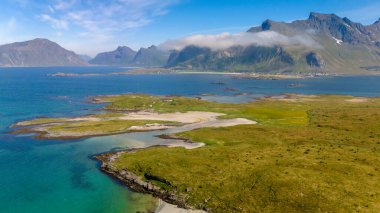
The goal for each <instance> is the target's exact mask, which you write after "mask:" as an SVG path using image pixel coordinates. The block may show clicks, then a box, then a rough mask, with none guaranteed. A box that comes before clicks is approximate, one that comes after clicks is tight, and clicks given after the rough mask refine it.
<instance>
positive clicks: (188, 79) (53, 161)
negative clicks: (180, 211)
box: [0, 67, 380, 213]
mask: <svg viewBox="0 0 380 213" xmlns="http://www.w3.org/2000/svg"><path fill="white" fill-rule="evenodd" d="M130 69H131V68H123V67H46V68H0V212H1V213H44V212H49V213H50V212H54V213H61V212H62V213H64V212H65V213H77V212H78V213H79V212H81V213H87V212H89V213H101V212H107V213H121V212H123V213H124V212H148V211H152V210H154V208H155V206H156V204H157V200H156V199H155V198H153V197H152V196H150V195H145V194H140V193H136V192H133V191H131V190H129V189H128V188H127V187H125V186H123V185H122V184H121V183H120V182H118V181H117V180H115V179H114V178H112V177H110V176H108V175H106V174H104V173H103V172H101V170H100V164H99V162H97V161H96V160H94V159H93V156H94V155H96V154H99V153H104V152H108V151H114V150H122V149H128V148H136V147H147V146H151V145H156V144H162V143H166V142H167V141H162V140H163V139H158V138H156V137H154V136H155V135H156V134H158V133H159V132H151V133H132V134H120V135H114V136H103V137H93V138H87V139H81V140H37V139H34V138H33V135H30V134H29V135H28V134H25V135H22V134H21V135H16V134H11V131H12V128H11V126H12V124H14V123H16V122H18V121H23V120H28V119H33V118H37V117H62V116H79V115H85V114H92V113H99V112H101V109H102V107H103V106H104V105H102V104H93V103H91V97H93V96H97V95H110V94H122V93H123V94H124V93H145V94H153V95H181V96H189V97H201V98H203V99H206V100H211V101H220V102H247V101H255V100H256V99H257V98H260V97H263V96H273V95H282V94H286V93H296V94H345V95H353V96H368V97H375V96H380V76H346V77H320V78H310V79H284V80H270V79H247V78H237V77H234V76H229V75H216V74H171V75H166V74H158V75H151V74H141V75H138V74H133V75H114V74H112V73H115V72H127V71H128V70H130ZM58 72H62V73H77V74H91V73H96V74H98V75H83V76H71V77H54V76H51V74H54V73H58ZM189 172H190V171H189Z"/></svg>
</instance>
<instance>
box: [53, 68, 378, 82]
mask: <svg viewBox="0 0 380 213" xmlns="http://www.w3.org/2000/svg"><path fill="white" fill-rule="evenodd" d="M162 74H164V75H169V74H178V75H180V74H197V75H226V76H233V77H237V78H252V79H272V80H280V79H305V78H318V77H328V76H340V75H339V74H327V73H287V74H282V73H256V72H246V73H244V72H228V71H225V72H221V71H214V70H205V71H202V70H179V69H168V68H134V69H132V70H129V71H123V72H112V73H106V74H104V73H85V74H80V73H69V72H67V73H64V72H57V73H53V74H48V76H49V77H93V76H111V75H162ZM371 74H372V75H376V74H377V73H369V75H371Z"/></svg>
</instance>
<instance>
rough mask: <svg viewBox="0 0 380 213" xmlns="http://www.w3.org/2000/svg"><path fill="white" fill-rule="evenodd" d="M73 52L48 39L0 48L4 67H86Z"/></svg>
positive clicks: (16, 43)
mask: <svg viewBox="0 0 380 213" xmlns="http://www.w3.org/2000/svg"><path fill="white" fill-rule="evenodd" d="M86 65H88V63H87V62H86V61H84V60H82V59H81V58H80V57H79V56H78V55H77V54H75V53H74V52H73V51H69V50H66V49H64V48H63V47H61V46H59V45H58V44H57V43H54V42H52V41H49V40H47V39H41V38H37V39H34V40H30V41H25V42H15V43H12V44H5V45H1V46H0V66H2V67H46V66H86Z"/></svg>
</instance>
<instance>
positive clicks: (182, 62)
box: [167, 13, 380, 74]
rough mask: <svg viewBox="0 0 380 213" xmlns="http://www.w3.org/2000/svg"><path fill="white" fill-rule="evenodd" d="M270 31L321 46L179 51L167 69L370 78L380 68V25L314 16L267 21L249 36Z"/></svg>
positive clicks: (274, 46) (249, 31)
mask: <svg viewBox="0 0 380 213" xmlns="http://www.w3.org/2000/svg"><path fill="white" fill-rule="evenodd" d="M265 31H268V32H276V33H279V34H281V35H282V36H284V37H287V38H293V37H297V38H301V39H303V38H311V39H312V40H313V41H315V44H316V45H309V46H303V47H302V46H295V45H291V44H279V45H273V46H272V47H268V46H260V44H255V45H250V46H233V47H230V48H227V49H224V50H211V49H207V48H200V47H199V48H198V49H196V47H195V46H191V47H186V48H184V49H182V50H180V51H174V52H173V53H172V55H171V56H170V59H169V61H168V64H167V66H168V67H175V68H178V69H199V70H221V71H240V72H300V73H301V72H302V73H304V72H307V73H310V72H318V73H338V74H366V73H369V69H368V67H372V68H373V67H378V66H379V65H380V20H379V21H377V22H375V23H374V24H372V25H369V26H364V25H362V24H360V23H356V22H353V21H351V20H349V19H348V18H340V17H338V16H337V15H335V14H320V13H311V14H310V16H309V18H308V19H307V20H297V21H294V22H291V23H285V22H276V21H272V20H266V21H264V22H263V23H262V25H261V26H258V27H252V28H251V29H249V30H248V33H261V32H265ZM253 43H254V42H253ZM195 50H196V51H195ZM184 56H186V57H184ZM372 70H373V69H372Z"/></svg>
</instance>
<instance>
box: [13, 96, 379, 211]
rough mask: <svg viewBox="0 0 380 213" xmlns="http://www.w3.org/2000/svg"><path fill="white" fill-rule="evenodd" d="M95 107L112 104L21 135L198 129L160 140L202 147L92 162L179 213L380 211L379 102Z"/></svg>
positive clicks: (125, 102) (134, 102)
mask: <svg viewBox="0 0 380 213" xmlns="http://www.w3.org/2000/svg"><path fill="white" fill-rule="evenodd" d="M94 100H95V101H96V102H107V103H108V105H106V106H105V107H104V109H105V110H106V113H103V114H98V115H89V116H85V117H81V118H44V119H36V120H31V121H25V122H20V123H18V124H16V126H22V127H24V126H25V127H26V129H25V131H27V130H31V131H32V132H33V131H39V130H41V128H42V129H43V130H41V131H44V132H45V133H44V134H41V135H40V136H41V137H46V138H50V137H53V138H54V137H55V136H58V137H62V134H63V132H64V137H71V136H74V137H84V136H96V135H99V134H98V133H99V132H97V131H98V130H97V128H98V127H99V128H100V129H102V130H101V131H102V132H101V134H119V133H123V132H129V131H132V130H131V129H130V128H131V126H135V127H134V128H135V130H139V131H140V130H141V128H143V127H153V129H156V127H165V128H170V126H173V125H194V128H190V129H189V130H186V131H184V132H180V133H177V134H174V135H163V136H161V137H165V138H176V139H178V138H181V139H183V140H185V141H186V142H188V143H195V142H198V143H202V144H204V145H205V146H197V147H198V148H193V149H186V148H183V147H172V148H168V147H163V146H158V147H150V148H146V149H134V150H124V151H118V152H110V153H105V154H101V155H99V156H97V157H96V158H97V159H98V160H100V161H101V162H102V166H101V168H102V170H103V171H105V172H106V173H109V174H110V175H112V176H114V177H116V178H118V179H120V180H121V181H122V182H124V183H125V184H126V185H127V186H129V187H130V188H131V189H133V190H135V191H138V192H143V193H150V194H152V195H154V196H156V197H159V198H161V199H163V200H164V201H166V202H169V203H172V204H175V205H178V206H180V207H183V208H189V209H199V210H204V211H207V212H262V211H283V212H308V211H310V212H317V211H323V212H336V211H341V210H345V211H352V210H354V211H368V212H376V211H379V210H380V206H379V203H380V196H379V195H380V183H379V182H378V181H377V180H378V177H379V176H380V172H379V171H380V167H379V165H380V160H379V159H380V152H379V150H380V141H379V138H380V130H379V128H378V120H379V118H380V113H379V108H380V99H379V98H362V97H353V96H338V95H283V96H277V97H267V98H262V99H259V100H256V101H254V102H250V103H239V104H235V103H234V104H230V103H228V104H226V103H216V102H209V101H204V100H201V99H197V98H186V97H170V96H169V97H164V96H149V95H136V94H132V95H116V96H103V97H96V98H95V99H94ZM142 112H144V113H142ZM99 118H101V120H98V119H99ZM198 119H200V120H198ZM202 119H205V120H202ZM115 120H117V122H116V121H115ZM232 121H233V122H232ZM255 121H257V123H256V122H255ZM99 122H100V123H99ZM102 122H105V123H102ZM114 122H115V123H116V124H115V125H110V124H113V123H114ZM124 122H126V123H124ZM200 124H203V125H200ZM212 124H214V125H212ZM237 124H241V125H237ZM34 127H36V128H40V129H37V130H36V129H33V128H34ZM105 127H107V128H105ZM44 128H45V129H44ZM73 129H76V130H73ZM87 129H88V130H90V129H91V134H87ZM148 129H149V128H148ZM53 130H54V131H53ZM143 130H147V129H144V128H143ZM76 131H81V132H85V134H82V135H78V134H77V133H76ZM133 131H134V130H133Z"/></svg>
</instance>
